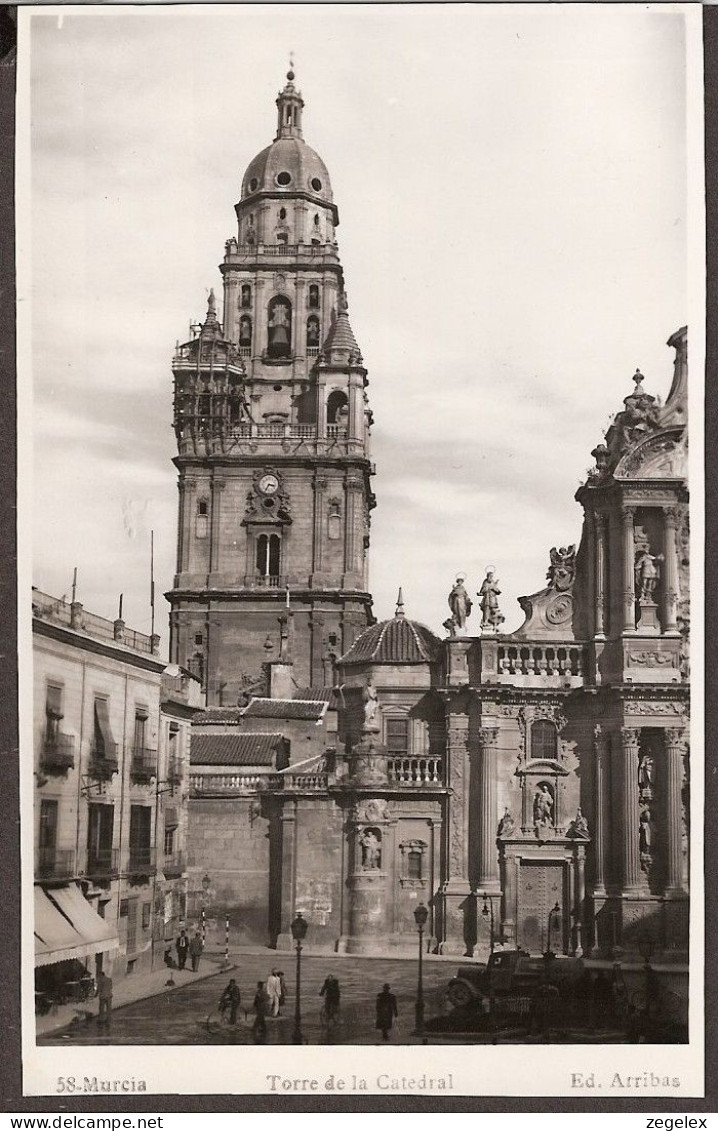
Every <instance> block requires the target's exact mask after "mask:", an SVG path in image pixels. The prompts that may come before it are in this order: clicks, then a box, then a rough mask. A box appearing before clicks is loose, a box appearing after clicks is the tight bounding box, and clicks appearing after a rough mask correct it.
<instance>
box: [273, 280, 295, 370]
mask: <svg viewBox="0 0 718 1131" xmlns="http://www.w3.org/2000/svg"><path fill="white" fill-rule="evenodd" d="M268 314H269V317H268V319H267V355H268V356H269V357H290V356H291V352H292V347H291V342H292V304H291V303H290V301H289V299H288V298H284V296H283V295H277V296H276V297H275V298H273V299H272V301H271V302H270V304H269V311H268Z"/></svg>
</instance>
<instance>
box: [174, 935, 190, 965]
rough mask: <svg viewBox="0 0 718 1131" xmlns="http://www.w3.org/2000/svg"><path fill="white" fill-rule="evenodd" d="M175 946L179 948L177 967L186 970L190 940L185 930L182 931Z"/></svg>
mask: <svg viewBox="0 0 718 1131" xmlns="http://www.w3.org/2000/svg"><path fill="white" fill-rule="evenodd" d="M175 946H176V947H177V965H178V967H179V969H180V970H184V968H185V964H186V962H187V955H188V954H189V939H188V938H187V932H186V931H185V930H184V928H183V929H182V930H181V931H180V933H179V937H178V939H177V942H176V943H175Z"/></svg>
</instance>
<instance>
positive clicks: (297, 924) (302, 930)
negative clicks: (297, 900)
mask: <svg viewBox="0 0 718 1131" xmlns="http://www.w3.org/2000/svg"><path fill="white" fill-rule="evenodd" d="M308 926H309V924H308V923H307V921H306V919H304V918H303V917H302V913H301V911H297V914H296V916H295V918H294V919H293V921H292V924H291V927H290V930H291V932H292V938H293V939H294V941H295V943H296V944H297V985H296V992H295V995H294V1035H293V1037H292V1043H293V1044H295V1045H301V1044H303V1043H304V1042H303V1038H302V1010H301V1005H300V995H301V989H302V942H303V940H304V937H305V935H306V933H307V928H308Z"/></svg>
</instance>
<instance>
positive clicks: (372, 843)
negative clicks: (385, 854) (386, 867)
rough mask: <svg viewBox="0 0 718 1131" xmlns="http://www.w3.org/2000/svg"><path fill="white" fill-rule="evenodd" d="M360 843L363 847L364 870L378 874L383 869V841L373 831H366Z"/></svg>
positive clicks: (362, 860)
mask: <svg viewBox="0 0 718 1131" xmlns="http://www.w3.org/2000/svg"><path fill="white" fill-rule="evenodd" d="M359 843H360V845H361V862H362V868H365V869H366V870H367V871H368V872H376V871H378V870H379V868H380V867H381V841H380V839H379V837H378V836H377V834H376V832H375V831H374V830H373V829H365V830H364V832H363V833H362V835H361V837H360V840H359Z"/></svg>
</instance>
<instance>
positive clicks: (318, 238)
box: [311, 212, 322, 247]
mask: <svg viewBox="0 0 718 1131" xmlns="http://www.w3.org/2000/svg"><path fill="white" fill-rule="evenodd" d="M311 238H312V243H313V244H314V246H315V247H318V246H319V244H320V243H321V242H322V232H321V228H320V227H319V213H318V212H315V214H314V227H313V228H312V237H311Z"/></svg>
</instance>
